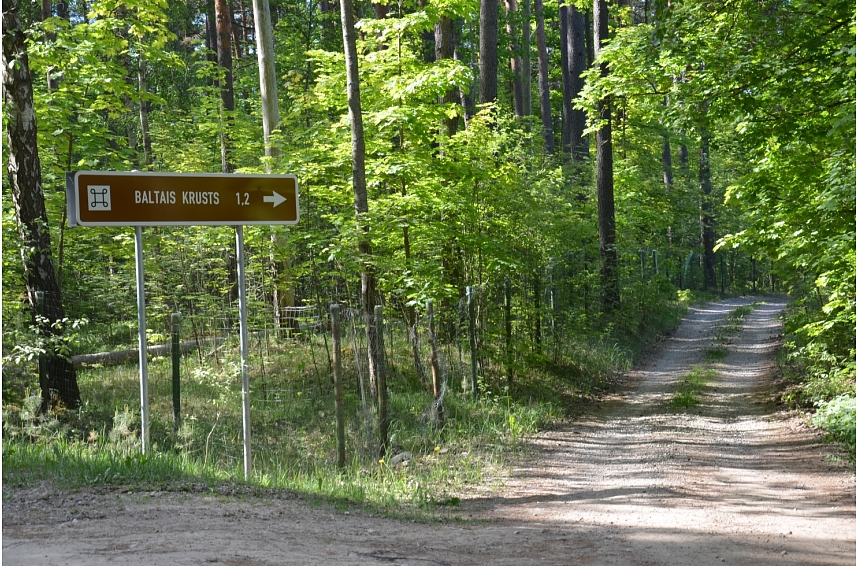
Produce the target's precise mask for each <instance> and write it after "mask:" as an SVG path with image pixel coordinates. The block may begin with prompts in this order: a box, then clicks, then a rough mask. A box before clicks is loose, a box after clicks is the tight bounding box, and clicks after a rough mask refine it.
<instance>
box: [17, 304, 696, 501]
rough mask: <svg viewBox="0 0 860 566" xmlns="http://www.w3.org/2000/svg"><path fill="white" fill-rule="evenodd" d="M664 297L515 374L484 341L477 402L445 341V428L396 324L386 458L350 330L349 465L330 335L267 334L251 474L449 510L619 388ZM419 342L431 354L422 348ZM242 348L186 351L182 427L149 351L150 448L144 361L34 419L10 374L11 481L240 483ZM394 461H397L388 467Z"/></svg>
mask: <svg viewBox="0 0 860 566" xmlns="http://www.w3.org/2000/svg"><path fill="white" fill-rule="evenodd" d="M663 304H664V307H665V308H664V310H663V311H661V315H660V316H661V317H663V318H662V319H661V320H662V323H660V324H658V323H657V322H655V321H656V320H657V319H659V318H660V317H658V316H656V315H655V314H654V311H655V309H656V307H653V306H649V305H648V304H647V301H645V300H644V299H643V300H642V301H640V302H638V303H637V305H638V306H637V308H638V309H640V311H641V312H640V313H639V314H638V315H637V316H635V317H631V316H619V317H618V318H617V321H616V322H614V323H610V324H607V326H606V328H607V330H606V331H605V332H604V333H603V334H597V335H595V334H590V335H589V334H586V333H568V334H566V335H562V334H558V335H556V336H555V337H554V341H553V343H552V347H547V348H546V349H545V350H543V351H540V350H538V349H531V350H526V351H521V352H518V355H517V357H516V362H515V367H514V368H513V369H514V380H513V382H511V381H509V379H508V375H507V369H508V367H507V366H506V361H507V360H506V359H504V358H503V357H502V356H503V348H498V347H497V348H495V349H493V348H491V347H489V346H488V347H485V349H484V351H483V354H482V360H481V363H480V365H479V367H480V378H479V388H480V392H479V393H480V394H479V396H478V398H477V399H474V398H473V397H472V395H471V393H470V392H468V391H463V390H462V389H461V388H460V387H459V385H460V383H461V382H462V381H463V377H464V373H463V372H464V371H467V370H464V369H463V368H469V367H470V360H469V359H468V355H469V354H468V349H464V348H462V347H460V348H458V347H457V344H456V342H454V343H450V342H449V343H443V344H442V345H441V348H442V353H443V356H442V357H443V360H442V361H443V364H442V366H443V372H444V374H445V377H446V378H447V382H446V394H445V396H444V403H443V406H444V425H442V426H439V424H438V423H437V422H436V421H435V420H434V419H433V418H432V414H431V411H430V407H431V405H432V403H433V394H432V391H431V388H430V384H429V382H428V381H429V380H428V378H427V377H425V379H424V380H422V379H421V378H420V377H419V376H418V375H417V374H416V372H415V369H414V361H413V359H412V352H411V343H410V342H409V341H408V340H407V339H406V338H405V336H406V333H405V332H400V331H397V332H395V331H391V332H389V333H388V334H387V335H386V368H387V375H388V383H389V398H390V401H389V407H390V409H389V410H390V413H389V418H390V427H389V442H390V449H389V451H388V453H387V454H386V455H385V457H384V458H382V459H380V458H379V455H378V448H377V444H376V443H377V442H378V440H377V437H378V431H377V428H376V427H377V415H376V414H375V407H374V403H373V402H372V401H371V400H370V399H369V398H368V393H367V390H366V388H367V383H366V380H367V375H366V368H365V367H363V366H362V359H363V345H362V344H361V343H360V341H359V340H358V338H357V337H360V335H361V332H355V333H354V334H353V335H352V336H351V339H350V340H345V341H344V351H343V359H344V360H354V361H355V362H356V363H350V364H348V365H347V366H345V368H344V383H345V395H344V401H345V414H346V421H347V427H346V428H347V430H346V432H347V435H346V441H347V454H348V459H347V465H346V467H345V468H344V469H342V470H338V469H337V467H336V466H335V462H336V435H335V433H334V430H335V418H334V401H333V391H332V386H331V374H330V369H329V360H330V359H331V351H330V347H331V340H330V339H327V338H326V337H325V336H324V335H322V334H307V335H304V336H300V337H298V338H284V337H280V338H277V337H275V336H273V335H271V334H265V333H263V334H261V335H258V336H256V337H255V338H254V341H252V354H253V355H252V359H251V360H250V361H249V366H250V377H251V413H250V415H251V430H252V436H251V444H252V454H253V464H252V470H253V474H252V476H251V478H249V479H250V484H251V485H252V486H260V487H267V488H268V487H270V488H286V489H292V490H296V491H300V492H304V493H308V494H313V495H315V496H322V497H325V498H327V499H329V500H331V501H335V502H347V501H348V502H352V503H359V504H364V505H369V506H373V507H375V508H377V509H380V510H382V511H384V512H395V511H396V510H397V509H402V508H403V506H404V505H405V506H406V508H409V509H419V510H420V509H427V508H437V507H440V506H441V507H446V506H449V505H454V504H456V502H457V501H459V497H460V496H461V495H462V494H463V493H464V492H466V491H468V490H470V489H473V488H476V487H477V486H480V485H483V484H485V483H486V482H487V481H489V480H490V478H495V477H498V476H499V475H501V474H502V472H503V470H504V468H505V466H506V465H508V464H509V463H510V458H511V456H512V454H516V452H517V450H518V448H519V446H521V441H522V439H523V438H525V437H527V436H528V435H531V434H534V433H535V432H537V431H538V430H540V429H541V428H543V427H545V426H546V425H547V424H548V423H550V422H552V421H555V420H558V419H561V418H563V417H566V416H569V415H572V414H575V413H576V412H577V411H578V410H579V407H581V405H582V403H583V402H584V400H585V399H587V398H589V397H591V396H593V395H596V394H599V393H600V392H602V391H605V390H606V389H607V388H608V387H611V385H612V382H613V376H615V375H618V374H619V373H621V372H623V371H625V370H626V369H627V368H628V367H629V365H630V363H631V360H632V358H633V352H634V351H635V349H636V343H644V340H645V339H646V337H647V336H648V335H650V336H651V338H652V339H653V338H654V335H655V333H657V332H658V330H656V329H658V328H659V332H663V331H665V330H666V327H671V326H672V325H673V324H674V323H675V321H676V320H677V318H679V317H680V314H681V312H682V310H683V305H682V304H681V303H680V302H671V303H669V304H668V306H667V303H666V302H665V301H664V302H663ZM667 311H668V313H669V314H667ZM643 318H648V321H647V322H644V321H643ZM610 322H611V321H610ZM584 336H589V337H588V338H585V337H584ZM632 336H634V337H635V339H631V337H632ZM637 341H638V342H637ZM422 348H423V349H422V356H424V359H427V357H428V356H427V351H426V344H422ZM493 352H495V354H494V353H493ZM238 357H239V356H238V344H236V343H235V341H230V340H228V341H226V342H221V343H218V344H213V345H211V346H210V347H209V349H208V350H206V351H204V352H201V353H199V354H193V355H189V356H186V357H185V358H183V359H182V362H181V376H182V377H181V380H182V384H181V391H182V394H181V416H182V418H181V423H174V422H173V406H172V383H171V373H172V372H171V367H170V362H169V360H167V359H164V358H155V359H153V360H152V361H151V363H150V365H149V377H150V381H149V392H150V421H151V430H150V438H151V443H152V446H151V450H150V451H149V452H148V453H147V455H146V456H143V455H141V454H140V433H139V426H140V424H139V414H138V407H139V381H138V371H137V368H136V367H135V366H119V367H109V368H105V367H91V368H85V369H82V370H81V371H80V372H79V376H78V380H79V386H80V389H81V396H82V398H83V399H84V400H85V403H84V405H83V406H82V407H81V408H80V409H77V410H75V411H60V412H57V413H52V414H49V415H41V414H39V413H38V410H37V408H38V403H39V401H40V399H39V397H38V396H37V395H34V394H32V392H30V391H27V390H26V387H27V384H28V383H32V377H31V376H27V375H19V376H18V377H15V376H9V377H10V378H9V379H4V384H3V386H4V392H5V391H14V392H15V395H12V396H10V398H16V399H22V400H23V401H22V402H20V404H18V403H16V404H13V405H8V406H4V409H3V411H4V429H3V435H4V453H3V479H4V481H7V482H9V483H10V484H21V483H26V482H29V481H33V480H43V479H47V480H52V481H58V482H61V483H65V484H69V485H114V484H123V485H135V484H153V483H154V484H160V485H164V486H166V488H176V489H183V486H187V485H189V484H193V483H200V482H202V483H203V484H205V485H211V484H215V483H219V482H238V483H241V482H243V481H244V480H243V441H242V440H243V439H242V414H241V406H242V405H241V387H240V382H241V380H240V372H239V368H238V364H237V363H236V360H238ZM428 373H429V372H428ZM398 455H399V456H398ZM395 456H397V458H396V460H399V463H396V464H394V463H393V461H394V460H393V458H394V457H395Z"/></svg>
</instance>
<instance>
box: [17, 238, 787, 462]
mask: <svg viewBox="0 0 860 566" xmlns="http://www.w3.org/2000/svg"><path fill="white" fill-rule="evenodd" d="M631 257H632V259H631V258H628V259H627V260H626V267H625V269H624V274H625V275H624V276H625V277H626V278H627V280H629V281H635V280H637V279H638V280H641V282H642V284H643V285H648V284H651V282H653V281H655V280H657V279H659V280H662V281H665V282H669V283H673V284H674V286H675V287H677V288H682V289H683V288H697V287H701V286H703V284H704V275H703V260H702V258H701V257H699V256H696V255H694V254H687V255H686V256H684V255H682V254H678V253H676V252H670V251H663V250H655V249H641V250H639V251H638V253H637V254H634V255H632V256H631ZM716 258H717V265H716V268H717V273H718V277H719V279H718V281H719V284H720V286H721V289H722V290H725V291H728V290H729V289H735V290H738V289H749V290H761V289H762V288H767V287H771V288H774V287H775V286H777V285H778V281H777V279H776V277H775V275H774V274H773V273H772V270H770V269H769V267H770V266H768V265H766V264H764V265H763V264H762V262H757V261H756V260H755V259H754V258H752V257H749V256H746V255H743V254H740V253H736V252H734V251H731V252H728V253H720V254H718V255H717V256H716ZM206 269H208V267H206V266H203V267H200V268H199V269H198V270H199V271H205V270H206ZM268 269H269V267H268V264H267V263H266V262H264V261H261V262H259V264H251V265H249V278H248V287H249V297H250V300H249V303H248V309H249V312H248V320H249V328H248V334H249V339H250V342H249V357H248V359H247V369H248V372H249V374H250V408H251V410H250V418H251V446H252V454H253V461H254V468H255V470H256V471H257V472H260V473H266V472H267V471H268V470H273V469H284V468H290V467H293V468H301V467H305V468H307V467H310V466H317V465H330V464H331V463H332V462H333V461H334V460H335V458H336V453H337V446H336V444H335V443H336V438H335V435H334V434H333V430H334V429H335V426H336V423H335V419H336V415H335V410H334V389H333V370H334V365H333V364H334V354H335V353H334V350H333V344H334V337H333V336H332V325H331V318H330V315H329V307H330V305H331V304H333V303H336V302H338V298H339V297H343V296H349V292H348V291H349V286H348V285H346V284H345V283H344V282H343V281H339V280H336V279H335V280H334V281H333V283H332V284H330V285H329V286H328V287H321V286H320V285H319V284H318V283H317V284H316V287H315V288H314V289H302V290H301V292H300V293H297V294H298V295H299V296H301V297H304V298H305V299H304V301H305V303H304V304H302V305H299V306H282V305H280V304H279V305H277V306H274V304H273V301H272V294H273V289H272V283H271V281H270V279H271V277H270V274H269V272H268ZM153 279H155V281H156V284H154V285H151V286H150V287H149V288H148V292H149V295H150V300H151V302H152V303H153V304H151V305H150V307H148V309H152V310H153V311H154V312H153V313H149V314H150V317H149V320H150V321H151V323H152V327H153V328H151V329H150V333H149V342H150V343H151V344H152V343H166V342H168V341H169V340H168V336H169V334H170V332H169V330H168V328H169V326H168V324H167V321H168V320H169V315H170V313H171V312H172V309H170V308H169V306H170V305H171V303H172V304H173V305H177V306H181V307H182V308H181V309H180V310H182V311H183V312H182V315H181V320H180V326H179V333H180V337H181V341H180V344H182V347H183V351H184V352H185V356H184V357H183V358H182V361H181V366H180V368H179V370H180V371H179V374H180V377H179V379H180V394H179V407H178V416H179V418H178V419H177V418H176V410H177V407H175V406H174V402H173V388H174V368H173V365H172V363H171V359H170V354H169V350H164V349H152V350H151V351H150V361H149V396H150V411H151V438H152V439H153V443H154V448H155V449H156V450H180V451H182V452H184V453H186V454H188V455H190V456H193V457H197V458H201V459H202V460H203V461H205V462H206V463H207V464H212V465H216V466H219V467H222V468H227V469H238V468H241V464H242V461H243V431H242V421H241V406H242V403H241V379H240V377H241V369H242V368H241V363H240V353H239V341H238V325H239V316H238V310H237V308H236V304H235V293H234V292H233V289H232V288H231V285H227V287H226V289H222V288H219V289H217V290H212V289H210V290H209V291H205V289H206V285H205V284H201V285H199V286H198V287H199V289H198V290H197V291H195V292H190V291H189V290H188V289H185V290H184V292H183V294H182V296H181V300H170V299H165V298H164V297H170V296H171V294H172V293H171V285H176V283H173V282H172V280H171V279H170V278H169V274H168V275H162V274H159V275H158V277H154V278H153ZM197 279H199V280H200V281H205V280H206V277H203V275H201V274H200V273H197V271H195V270H191V271H189V272H188V273H184V274H182V276H181V277H180V278H179V279H178V281H180V283H181V282H182V281H191V280H197ZM308 280H313V277H311V278H306V279H305V280H304V281H305V283H302V282H298V285H302V284H304V285H307V281H308ZM628 287H633V286H632V285H631V286H628ZM176 288H178V287H176ZM195 288H196V287H195ZM626 288H627V287H626ZM153 295H154V296H156V297H157V298H158V299H157V300H154V301H153V300H152V296H153ZM309 297H312V298H313V300H311V299H309ZM382 307H383V313H384V316H383V319H384V322H383V326H382V329H381V335H382V338H383V339H382V341H381V343H382V344H383V352H382V353H381V354H382V355H381V358H382V359H383V360H384V362H383V363H382V364H380V367H382V368H384V371H385V378H386V382H387V385H386V391H388V392H389V395H390V397H391V403H390V409H387V410H386V412H387V413H388V414H387V416H386V419H387V420H386V426H390V429H388V431H387V434H386V435H385V436H386V437H389V438H390V441H391V446H390V451H391V452H393V451H396V450H398V449H401V448H402V446H403V445H404V441H403V440H402V438H400V437H399V436H398V435H403V434H405V432H404V430H405V427H404V426H403V424H404V423H405V422H407V421H408V422H409V423H412V424H414V425H416V426H417V427H418V428H419V429H422V430H426V431H428V434H432V431H436V430H438V429H439V428H440V425H441V423H443V422H444V419H445V418H446V415H445V406H446V399H449V398H450V396H452V395H454V396H462V397H464V398H468V397H472V398H477V397H481V396H484V395H485V394H487V393H491V394H493V395H500V396H505V395H510V394H511V393H512V392H513V390H514V389H515V388H516V387H518V386H519V385H520V373H521V371H522V369H523V368H525V367H527V366H528V365H529V364H530V363H535V360H542V359H546V360H552V361H557V360H558V359H560V358H561V357H562V356H563V355H564V354H565V352H568V351H569V349H570V348H572V347H575V346H576V342H577V340H578V339H579V337H582V336H584V335H587V334H588V330H589V329H590V328H592V325H593V320H592V319H593V318H594V317H595V316H596V315H597V314H598V312H599V282H598V279H597V269H596V258H593V257H589V255H588V253H587V252H586V251H584V250H580V251H577V252H571V253H568V254H566V255H564V256H562V257H559V258H555V259H553V260H551V261H549V262H548V263H547V264H546V265H544V266H542V267H541V268H539V269H535V270H533V271H531V272H528V273H521V274H513V275H511V276H509V277H500V278H496V279H491V280H489V281H486V282H484V283H483V284H481V285H474V286H468V287H465V288H462V289H459V290H458V292H457V295H456V296H455V297H452V298H448V299H445V300H440V301H437V302H428V303H424V304H419V303H410V304H403V303H398V302H394V301H392V302H391V303H388V304H383V305H382ZM39 308H43V307H39ZM431 313H432V321H431V316H430V315H431ZM129 314H130V313H126V314H125V315H124V316H125V318H123V316H117V317H107V318H105V320H104V321H101V322H100V324H101V326H100V327H99V328H100V329H101V330H102V331H104V332H106V333H107V335H109V336H116V337H118V338H117V342H118V343H121V342H124V343H125V345H126V346H131V345H132V344H129V342H130V340H129V338H131V337H133V336H134V335H135V334H136V332H135V330H136V326H135V321H133V319H132V318H131V316H129ZM39 316H42V315H41V314H40V315H39ZM39 320H41V319H39ZM65 324H71V322H69V321H67V322H66V323H65ZM368 325H370V326H371V327H374V328H375V321H373V320H369V317H368V315H367V314H365V311H364V310H362V309H357V308H354V307H352V306H349V305H344V306H343V308H342V309H341V324H340V329H341V336H340V343H341V351H340V354H341V359H342V361H343V376H342V377H343V386H344V406H345V422H346V429H345V433H346V434H345V442H346V450H347V453H348V454H349V457H350V458H354V459H357V460H360V461H365V462H373V461H375V460H376V459H377V458H378V456H379V453H380V443H381V438H380V436H381V435H380V428H379V427H380V417H381V416H380V406H379V403H378V399H379V398H378V396H377V395H375V394H374V391H373V389H374V387H373V383H372V381H373V379H374V378H373V376H372V375H371V368H370V367H369V364H368V359H369V352H368V341H367V332H368ZM19 326H22V327H23V326H24V324H23V321H21V322H19ZM37 326H39V325H37ZM49 326H50V324H47V325H46V324H45V323H42V324H41V327H40V328H41V330H38V333H40V335H42V336H43V337H48V336H49V331H48V330H47V328H48V327H49ZM4 332H7V333H8V329H6V328H4ZM49 342H50V340H47V339H43V340H42V341H41V342H38V343H37V344H39V345H40V346H39V347H37V348H35V350H34V351H36V352H37V353H39V352H41V356H42V359H41V360H40V357H39V355H35V356H33V357H31V358H30V359H25V358H26V356H24V357H22V358H21V360H23V361H21V367H23V368H24V369H23V371H24V373H27V372H35V373H36V374H38V372H39V371H40V370H41V371H42V372H43V374H44V375H45V376H46V377H43V381H41V382H40V383H42V384H47V386H46V387H44V388H42V389H45V390H46V391H48V392H49V394H50V391H51V390H55V389H57V388H58V387H60V386H61V384H60V382H59V381H56V380H57V379H58V378H57V377H56V376H57V375H58V374H57V373H56V371H57V370H56V368H54V369H52V368H51V366H50V363H49V361H48V358H49V357H50V356H48V355H47V354H49V353H54V354H56V353H58V352H59V349H58V345H57V344H54V343H49ZM81 345H82V346H83V347H85V346H86V345H87V342H86V340H82V341H81ZM82 346H79V347H82ZM123 351H124V352H126V354H125V355H121V352H123ZM128 352H133V349H129V350H117V351H113V352H110V353H108V354H106V355H105V356H104V357H102V358H99V361H96V362H95V363H93V362H90V363H89V364H87V365H80V362H81V357H80V356H77V357H75V358H73V359H76V360H77V361H78V362H79V363H78V364H77V365H78V367H77V368H76V369H74V368H73V369H74V371H76V372H77V374H76V376H77V379H78V381H80V383H81V388H82V393H81V397H82V398H83V399H84V400H85V401H86V402H87V403H88V404H89V405H88V406H93V405H97V404H105V405H108V406H111V407H115V408H116V411H117V412H118V413H119V412H121V411H132V412H133V411H135V410H136V408H137V407H139V388H138V386H137V384H136V382H135V379H134V378H135V374H134V362H135V357H136V356H134V354H128ZM59 353H60V354H62V352H59ZM66 353H68V352H66ZM55 357H62V355H60V356H55ZM66 357H68V356H66ZM7 358H8V355H7ZM114 362H117V363H125V364H126V365H125V366H124V367H115V366H114ZM129 364H130V365H129ZM583 371H584V370H583ZM50 376H53V377H50ZM50 379H54V380H55V381H44V380H50ZM107 390H111V395H112V397H111V398H110V399H109V400H108V398H107V397H106V395H107V393H106V391H107ZM123 407H124V409H123ZM299 430H300V431H301V434H297V433H296V431H299Z"/></svg>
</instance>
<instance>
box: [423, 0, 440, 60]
mask: <svg viewBox="0 0 860 566" xmlns="http://www.w3.org/2000/svg"><path fill="white" fill-rule="evenodd" d="M418 7H419V8H420V9H422V10H426V9H427V0H418ZM438 25H439V24H438V23H437V24H436V26H437V29H438ZM437 33H438V32H437ZM435 45H437V44H436V38H435V34H434V33H433V32H432V31H429V30H424V31H422V32H421V59H422V60H423V61H424V62H425V63H432V62H433V61H435V60H436V59H435V49H437V48H438V47H434V46H435Z"/></svg>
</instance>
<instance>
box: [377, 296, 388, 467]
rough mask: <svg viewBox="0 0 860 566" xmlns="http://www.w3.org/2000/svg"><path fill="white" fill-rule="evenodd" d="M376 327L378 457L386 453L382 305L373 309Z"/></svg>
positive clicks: (385, 392)
mask: <svg viewBox="0 0 860 566" xmlns="http://www.w3.org/2000/svg"><path fill="white" fill-rule="evenodd" d="M373 321H374V324H375V325H376V371H377V374H376V391H377V395H378V397H379V399H378V403H379V457H380V458H384V457H385V453H386V452H387V451H388V384H387V383H386V380H385V348H384V347H383V344H384V343H383V325H382V324H383V318H382V305H376V306H375V307H374V308H373Z"/></svg>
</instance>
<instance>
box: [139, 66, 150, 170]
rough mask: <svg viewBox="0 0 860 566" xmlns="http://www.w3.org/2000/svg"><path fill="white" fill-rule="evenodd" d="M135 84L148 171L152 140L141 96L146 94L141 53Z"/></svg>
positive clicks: (144, 101)
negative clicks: (136, 85) (138, 94)
mask: <svg viewBox="0 0 860 566" xmlns="http://www.w3.org/2000/svg"><path fill="white" fill-rule="evenodd" d="M137 84H138V92H139V93H140V95H141V96H139V97H138V100H137V107H138V111H139V114H140V136H141V139H142V140H143V168H144V169H149V166H150V165H152V139H151V138H150V137H149V115H148V111H147V102H146V100H144V98H143V96H142V95H143V94H145V93H146V59H145V58H144V57H143V54H142V53H141V54H140V55H138V57H137Z"/></svg>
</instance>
